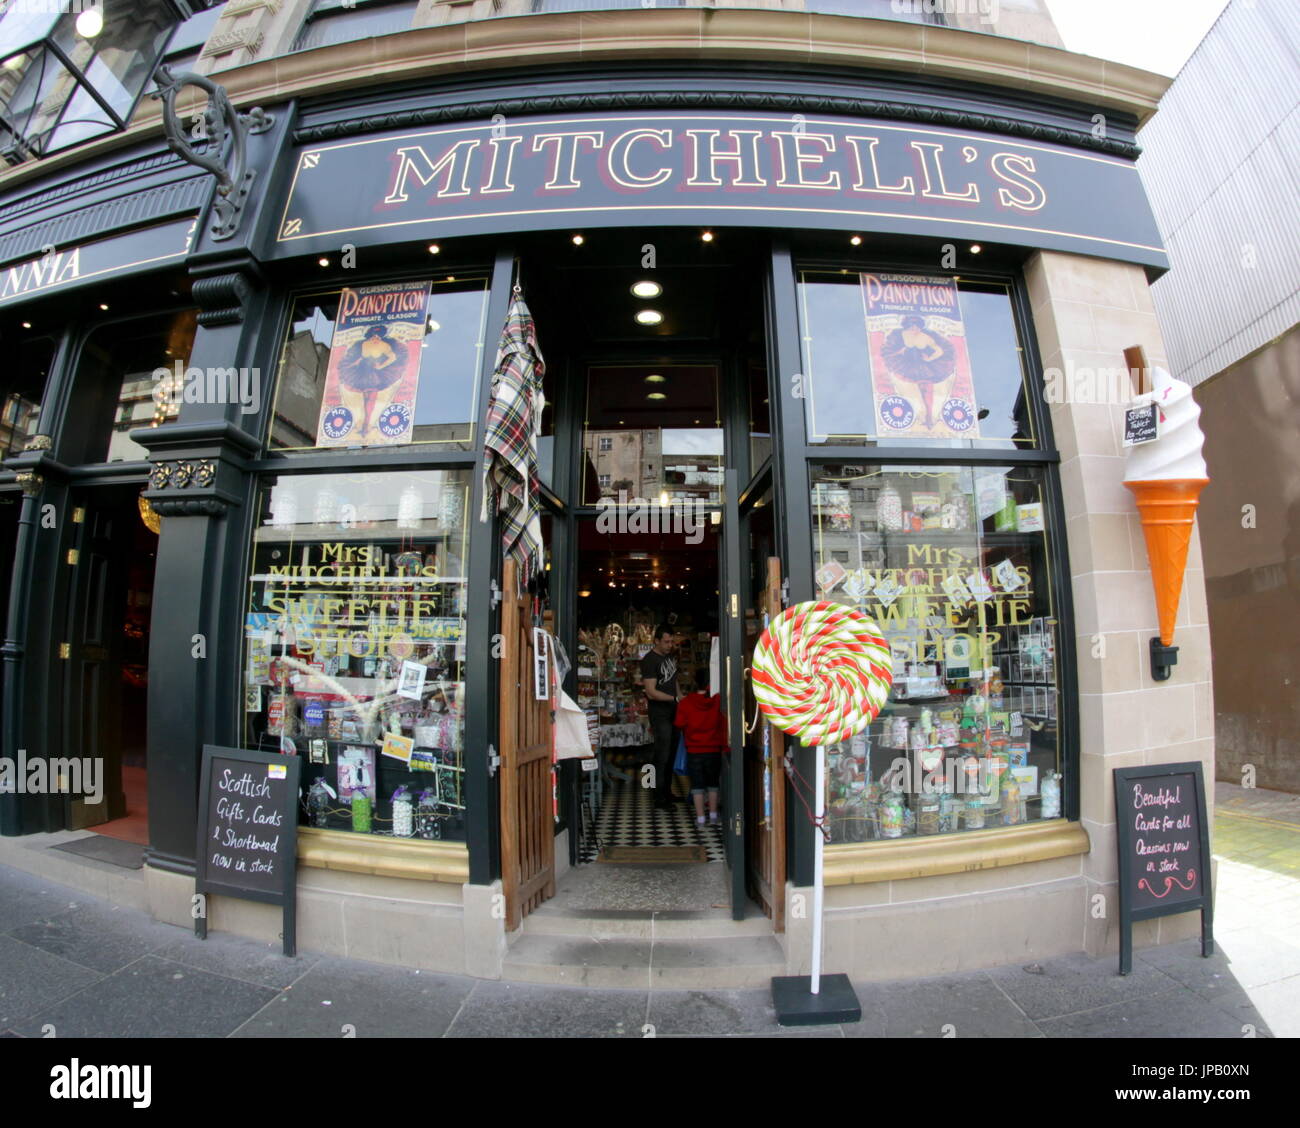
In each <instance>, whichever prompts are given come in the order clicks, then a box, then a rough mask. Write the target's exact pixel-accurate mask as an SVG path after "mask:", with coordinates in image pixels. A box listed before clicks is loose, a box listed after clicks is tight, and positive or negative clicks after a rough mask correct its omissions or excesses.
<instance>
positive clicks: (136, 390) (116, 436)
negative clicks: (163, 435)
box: [65, 309, 236, 463]
mask: <svg viewBox="0 0 1300 1128" xmlns="http://www.w3.org/2000/svg"><path fill="white" fill-rule="evenodd" d="M197 325H198V315H197V312H196V311H195V310H192V309H187V310H181V311H180V312H178V313H171V314H165V315H161V316H156V317H144V318H135V319H133V320H131V321H123V322H118V323H115V324H110V325H102V326H100V327H99V328H97V329H95V330H94V331H93V332H92V333H91V334H90V336H89V337H88V338H87V340H86V343H85V345H84V346H83V348H82V350H81V358H80V361H79V364H78V369H77V383H76V396H77V411H76V422H75V423H74V424H73V425H71V426H68V427H66V428H65V430H66V431H67V432H68V439H67V446H68V449H67V451H66V456H67V457H68V458H71V459H73V460H75V461H79V462H90V463H93V462H124V461H125V462H135V461H143V460H144V459H146V458H147V457H148V452H147V451H146V450H145V449H144V447H142V446H140V445H139V444H138V443H137V442H135V441H134V440H133V439H132V438H131V432H132V431H134V430H137V429H139V428H141V427H157V426H158V425H159V424H161V423H165V422H167V421H168V420H171V419H175V418H176V417H177V416H178V415H179V414H180V410H181V403H182V402H183V401H184V386H185V379H184V376H183V374H184V372H185V369H186V366H187V365H188V364H189V358H190V350H191V349H192V347H193V345H194V332H195V329H196V328H197ZM178 364H179V365H180V372H181V373H182V378H181V379H180V380H179V381H178V380H177V378H176V375H175V373H176V371H177V368H176V366H177V365H178ZM158 369H164V370H166V371H167V372H169V373H171V374H172V375H171V376H169V377H168V378H167V381H166V382H161V381H160V380H159V377H158V374H157V370H158ZM231 371H236V370H234V369H232V370H231ZM173 386H174V389H173ZM223 386H224V385H223ZM173 391H174V394H173Z"/></svg>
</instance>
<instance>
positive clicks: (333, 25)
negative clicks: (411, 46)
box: [293, 0, 416, 51]
mask: <svg viewBox="0 0 1300 1128" xmlns="http://www.w3.org/2000/svg"><path fill="white" fill-rule="evenodd" d="M415 9H416V3H415V0H397V2H396V3H388V4H385V3H377V4H375V3H369V4H367V3H365V2H364V0H362V2H361V3H357V2H356V0H353V2H352V3H347V2H346V0H316V3H315V5H314V7H313V8H312V13H311V15H310V16H309V17H308V18H307V22H306V23H304V24H303V28H302V31H300V32H299V33H298V38H297V40H295V42H294V45H293V49H294V50H295V51H309V50H311V49H312V48H313V47H328V46H330V45H331V44H333V43H348V42H350V41H352V40H354V39H366V38H369V37H371V36H375V35H393V34H394V33H396V32H399V31H408V30H410V27H411V23H412V20H413V19H414V18H415Z"/></svg>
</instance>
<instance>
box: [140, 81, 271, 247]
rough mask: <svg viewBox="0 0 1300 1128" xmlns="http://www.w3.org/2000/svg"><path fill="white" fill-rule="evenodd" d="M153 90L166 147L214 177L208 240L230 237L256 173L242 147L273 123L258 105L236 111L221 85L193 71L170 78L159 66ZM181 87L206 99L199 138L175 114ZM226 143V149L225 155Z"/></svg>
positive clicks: (236, 228)
mask: <svg viewBox="0 0 1300 1128" xmlns="http://www.w3.org/2000/svg"><path fill="white" fill-rule="evenodd" d="M157 81H158V89H157V90H156V91H154V94H153V97H155V98H159V99H161V100H162V104H163V127H164V129H165V130H166V131H167V147H168V148H169V149H171V151H172V152H173V153H175V154H176V155H177V156H178V157H180V158H181V159H182V160H185V161H188V162H189V163H190V164H192V165H197V166H198V167H199V168H201V169H204V170H205V171H207V172H210V173H212V175H213V176H215V177H216V178H217V198H216V201H215V203H214V204H213V213H214V216H213V221H212V238H213V239H215V240H218V241H220V240H223V239H229V238H230V237H231V236H232V235H234V234H235V232H236V231H237V230H238V229H239V219H240V215H241V213H242V212H243V209H244V204H245V202H246V201H247V200H248V193H249V191H250V189H251V188H252V185H253V181H254V179H256V177H257V169H255V168H249V167H247V161H248V156H247V151H246V143H247V139H248V135H249V134H251V133H265V132H266V131H267V130H268V129H270V128H271V126H272V124H274V121H275V119H274V118H273V117H272V116H271V115H270V114H268V113H266V112H265V111H264V110H263V109H262V107H261V106H254V107H253V108H252V109H251V110H249V111H248V112H247V113H238V112H237V111H236V110H235V107H234V106H233V105H231V102H230V95H228V94H227V93H226V88H225V87H224V86H222V85H221V84H220V83H217V82H213V81H212V80H211V79H210V78H206V77H204V76H203V75H201V74H195V73H194V72H193V71H183V72H181V73H180V74H173V73H172V71H171V70H170V68H168V67H166V66H161V67H159V68H158V74H157ZM183 86H196V87H198V88H199V89H200V90H202V91H204V93H206V94H207V96H208V105H207V108H206V109H205V110H204V111H203V119H202V129H201V130H200V131H199V136H197V137H192V136H191V135H190V134H189V133H187V131H186V129H185V127H184V125H182V124H181V119H180V118H179V117H178V116H177V113H176V95H177V94H178V93H179V92H180V90H181V87H183ZM194 141H207V143H208V144H207V148H206V150H205V151H204V152H199V151H198V150H197V149H195V147H194V144H193V142H194ZM227 142H229V151H227Z"/></svg>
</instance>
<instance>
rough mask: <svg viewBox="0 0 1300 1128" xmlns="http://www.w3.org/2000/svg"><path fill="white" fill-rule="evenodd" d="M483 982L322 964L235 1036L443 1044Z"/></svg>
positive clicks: (341, 962) (329, 961)
mask: <svg viewBox="0 0 1300 1128" xmlns="http://www.w3.org/2000/svg"><path fill="white" fill-rule="evenodd" d="M475 983H476V980H473V979H469V978H467V977H465V976H453V975H438V974H437V973H435V972H431V971H420V970H416V969H414V968H402V967H389V966H387V965H385V964H371V963H362V962H361V961H359V960H345V959H337V958H334V957H325V958H322V959H319V960H317V961H316V962H315V964H314V965H313V966H312V967H310V968H308V969H307V970H306V971H305V972H304V973H303V974H302V975H301V976H300V977H299V978H298V979H297V980H296V981H295V982H294V984H293V985H292V986H291V987H287V988H286V989H285V990H283V991H281V992H279V993H278V994H276V996H275V998H274V999H273V1000H271V1001H270V1002H268V1003H267V1004H266V1005H265V1006H264V1007H262V1008H261V1009H260V1010H258V1011H257V1013H256V1014H254V1015H252V1016H251V1017H250V1018H249V1019H248V1021H247V1022H245V1023H244V1024H243V1025H241V1026H240V1027H239V1029H238V1030H236V1031H235V1033H234V1036H235V1037H237V1038H288V1037H293V1038H342V1037H354V1038H440V1037H442V1036H443V1035H444V1034H445V1033H446V1032H447V1028H448V1027H449V1026H450V1025H451V1021H452V1019H453V1018H455V1017H456V1014H457V1012H458V1011H459V1010H460V1008H461V1005H462V1004H463V1003H464V1001H465V999H466V998H467V997H468V996H469V994H470V992H471V991H472V990H473V988H474V984H475Z"/></svg>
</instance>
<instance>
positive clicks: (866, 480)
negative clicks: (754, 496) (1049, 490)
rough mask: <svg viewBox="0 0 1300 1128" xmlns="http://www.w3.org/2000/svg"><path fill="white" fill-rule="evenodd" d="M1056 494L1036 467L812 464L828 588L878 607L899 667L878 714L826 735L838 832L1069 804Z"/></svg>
mask: <svg viewBox="0 0 1300 1128" xmlns="http://www.w3.org/2000/svg"><path fill="white" fill-rule="evenodd" d="M1046 509H1047V506H1046V504H1045V499H1044V496H1043V478H1042V473H1041V471H1040V470H1038V469H1037V468H1032V467H1007V466H1000V467H995V466H988V467H985V466H979V467H943V468H936V467H934V466H930V467H925V466H890V467H881V466H862V465H845V466H839V465H835V466H821V467H814V469H813V480H812V513H813V538H814V539H813V546H814V547H813V551H814V556H813V560H814V567H815V569H816V584H817V594H818V598H820V599H826V600H831V601H833V602H836V603H840V604H843V605H844V606H847V607H852V608H855V609H856V610H859V611H862V612H863V613H864V614H866V615H867V616H868V617H869V618H871V619H872V620H874V621H875V622H876V623H877V624H878V626H879V627H880V628H881V631H882V633H883V634H884V635H885V637H886V638H887V639H888V641H889V644H890V649H891V653H892V658H893V670H894V684H893V689H892V690H891V693H890V696H889V701H888V703H887V704H886V705H885V707H884V709H883V710H882V711H881V714H880V716H879V717H878V718H877V719H876V720H875V721H874V722H873V723H872V724H871V725H870V726H869V727H868V729H867V730H866V731H865V732H864V733H862V734H860V735H859V736H857V737H854V738H853V739H852V740H851V741H845V742H843V743H841V744H835V745H830V746H828V748H827V761H826V764H827V767H826V770H827V787H828V791H827V796H828V802H829V812H830V825H831V836H832V841H834V842H861V841H865V840H866V839H871V838H900V837H905V836H912V835H925V834H940V833H953V832H958V831H963V830H978V829H981V828H985V827H993V826H1005V825H1013V824H1017V823H1022V822H1026V821H1034V820H1037V819H1043V818H1057V817H1059V816H1060V813H1061V800H1060V796H1061V792H1060V780H1059V773H1060V771H1061V750H1060V736H1059V733H1060V728H1059V706H1058V701H1059V692H1058V689H1059V684H1058V676H1057V665H1056V655H1057V654H1058V653H1060V646H1061V639H1060V637H1059V631H1058V622H1057V612H1056V607H1055V602H1054V589H1053V580H1054V577H1053V576H1052V574H1051V568H1050V564H1049V559H1048V555H1047V538H1048V536H1050V535H1053V534H1054V532H1055V531H1054V530H1052V529H1049V528H1047V527H1046V526H1047V519H1046Z"/></svg>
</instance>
